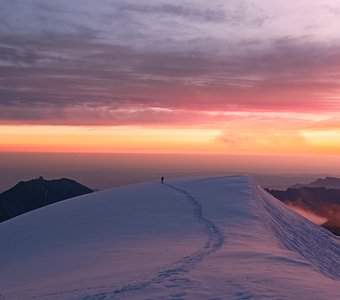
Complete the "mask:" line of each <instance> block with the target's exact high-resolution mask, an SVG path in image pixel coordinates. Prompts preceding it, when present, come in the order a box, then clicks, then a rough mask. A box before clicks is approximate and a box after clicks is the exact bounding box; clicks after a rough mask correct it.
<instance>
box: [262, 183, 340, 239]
mask: <svg viewBox="0 0 340 300" xmlns="http://www.w3.org/2000/svg"><path fill="white" fill-rule="evenodd" d="M267 191H268V192H269V193H270V194H271V195H273V196H274V197H275V198H277V199H279V200H280V201H282V202H283V203H285V204H286V205H288V206H290V207H291V208H293V209H294V208H299V209H301V210H303V211H304V212H307V214H308V213H313V214H314V215H315V216H319V217H322V218H324V220H325V221H324V223H318V224H320V225H321V226H322V227H324V228H326V229H327V230H329V231H331V232H333V233H334V234H336V235H340V179H339V178H336V177H326V178H324V179H321V178H319V179H317V180H315V181H313V182H312V183H310V184H295V185H293V186H291V187H290V188H288V189H286V190H285V191H282V190H269V189H267ZM300 213H301V211H300Z"/></svg>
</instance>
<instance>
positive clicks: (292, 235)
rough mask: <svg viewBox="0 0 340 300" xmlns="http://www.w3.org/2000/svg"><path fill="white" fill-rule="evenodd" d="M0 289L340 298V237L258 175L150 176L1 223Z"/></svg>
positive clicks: (85, 296) (88, 299)
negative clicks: (150, 179) (168, 178)
mask: <svg viewBox="0 0 340 300" xmlns="http://www.w3.org/2000/svg"><path fill="white" fill-rule="evenodd" d="M0 240H1V243H2V245H1V248H0V266H1V271H0V294H1V295H0V299H1V300H3V299H10V300H12V299H20V300H21V299H23V300H28V299H44V300H45V299H46V300H52V299H53V300H56V299H58V300H60V299H62V300H63V299H82V300H98V299H340V284H339V283H340V282H339V280H340V259H339V255H340V239H339V238H337V237H336V236H334V235H332V234H331V233H329V232H328V231H326V230H324V229H323V228H321V227H319V226H317V225H315V224H313V223H311V222H309V221H308V220H306V219H304V218H303V217H301V216H300V215H298V214H296V213H295V212H293V211H291V210H290V209H289V208H288V207H286V206H285V205H284V204H282V203H280V202H279V201H278V200H276V199H275V198H273V197H272V196H270V195H269V194H268V193H267V192H265V191H264V190H263V189H262V188H261V187H259V186H258V185H257V184H256V183H255V182H254V181H253V180H252V178H250V177H247V176H232V177H218V178H203V179H202V178H201V179H186V180H173V181H168V182H165V183H163V184H162V183H158V182H155V183H146V184H138V185H131V186H126V187H121V188H115V189H111V190H106V191H101V192H96V193H93V194H88V195H84V196H80V197H76V198H73V199H70V200H67V201H63V202H59V203H56V204H53V205H50V206H47V207H44V208H41V209H38V210H36V211H33V212H30V213H27V214H24V215H22V216H19V217H16V218H14V219H11V220H8V221H6V222H4V223H2V224H0Z"/></svg>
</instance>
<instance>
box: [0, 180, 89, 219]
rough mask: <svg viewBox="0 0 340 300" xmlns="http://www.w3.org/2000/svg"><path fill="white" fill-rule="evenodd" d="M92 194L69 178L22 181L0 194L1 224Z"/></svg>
mask: <svg viewBox="0 0 340 300" xmlns="http://www.w3.org/2000/svg"><path fill="white" fill-rule="evenodd" d="M92 192H93V190H91V189H90V188H88V187H86V186H84V185H82V184H80V183H78V182H76V181H74V180H71V179H67V178H62V179H57V180H45V179H43V178H42V177H40V178H38V179H33V180H30V181H26V182H24V181H21V182H19V183H18V184H17V185H15V186H14V187H12V188H11V189H9V190H7V191H5V192H3V193H2V194H0V222H3V221H6V220H8V219H11V218H13V217H15V216H18V215H21V214H23V213H26V212H29V211H31V210H34V209H37V208H40V207H43V206H46V205H49V204H52V203H55V202H59V201H62V200H65V199H68V198H72V197H76V196H80V195H84V194H88V193H92Z"/></svg>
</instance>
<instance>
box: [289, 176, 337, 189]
mask: <svg viewBox="0 0 340 300" xmlns="http://www.w3.org/2000/svg"><path fill="white" fill-rule="evenodd" d="M302 187H310V188H316V187H324V188H326V189H338V190H340V178H337V177H326V178H318V179H317V180H315V181H313V182H311V183H307V184H301V183H298V184H294V185H292V186H291V187H290V188H291V189H300V188H302Z"/></svg>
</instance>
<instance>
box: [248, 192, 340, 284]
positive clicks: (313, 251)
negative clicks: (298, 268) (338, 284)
mask: <svg viewBox="0 0 340 300" xmlns="http://www.w3.org/2000/svg"><path fill="white" fill-rule="evenodd" d="M253 197H254V201H257V202H259V204H260V205H262V208H263V209H262V210H261V211H262V212H263V216H264V218H265V220H266V221H267V222H268V225H269V226H270V228H271V229H272V232H273V233H274V235H275V236H276V238H277V239H278V240H279V242H280V243H281V245H282V246H283V247H285V248H286V249H288V250H291V251H294V252H296V253H298V254H300V255H301V256H303V257H304V258H305V259H306V261H307V262H309V263H310V264H311V265H312V266H313V267H315V268H316V269H317V270H319V271H320V272H322V273H323V274H324V275H326V276H329V277H331V278H333V279H337V280H340V250H339V245H340V243H339V242H340V239H339V238H335V237H334V236H332V234H330V233H329V232H327V231H326V230H323V229H322V228H321V227H319V226H317V225H315V224H313V223H311V222H306V220H305V219H303V218H301V217H300V216H297V215H296V214H295V213H294V212H292V211H291V210H290V209H289V208H288V207H287V206H285V205H284V204H282V203H280V202H278V201H277V199H275V198H273V197H272V196H271V195H270V194H269V193H267V192H266V191H264V190H263V189H262V188H260V187H259V186H257V185H254V193H253Z"/></svg>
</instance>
